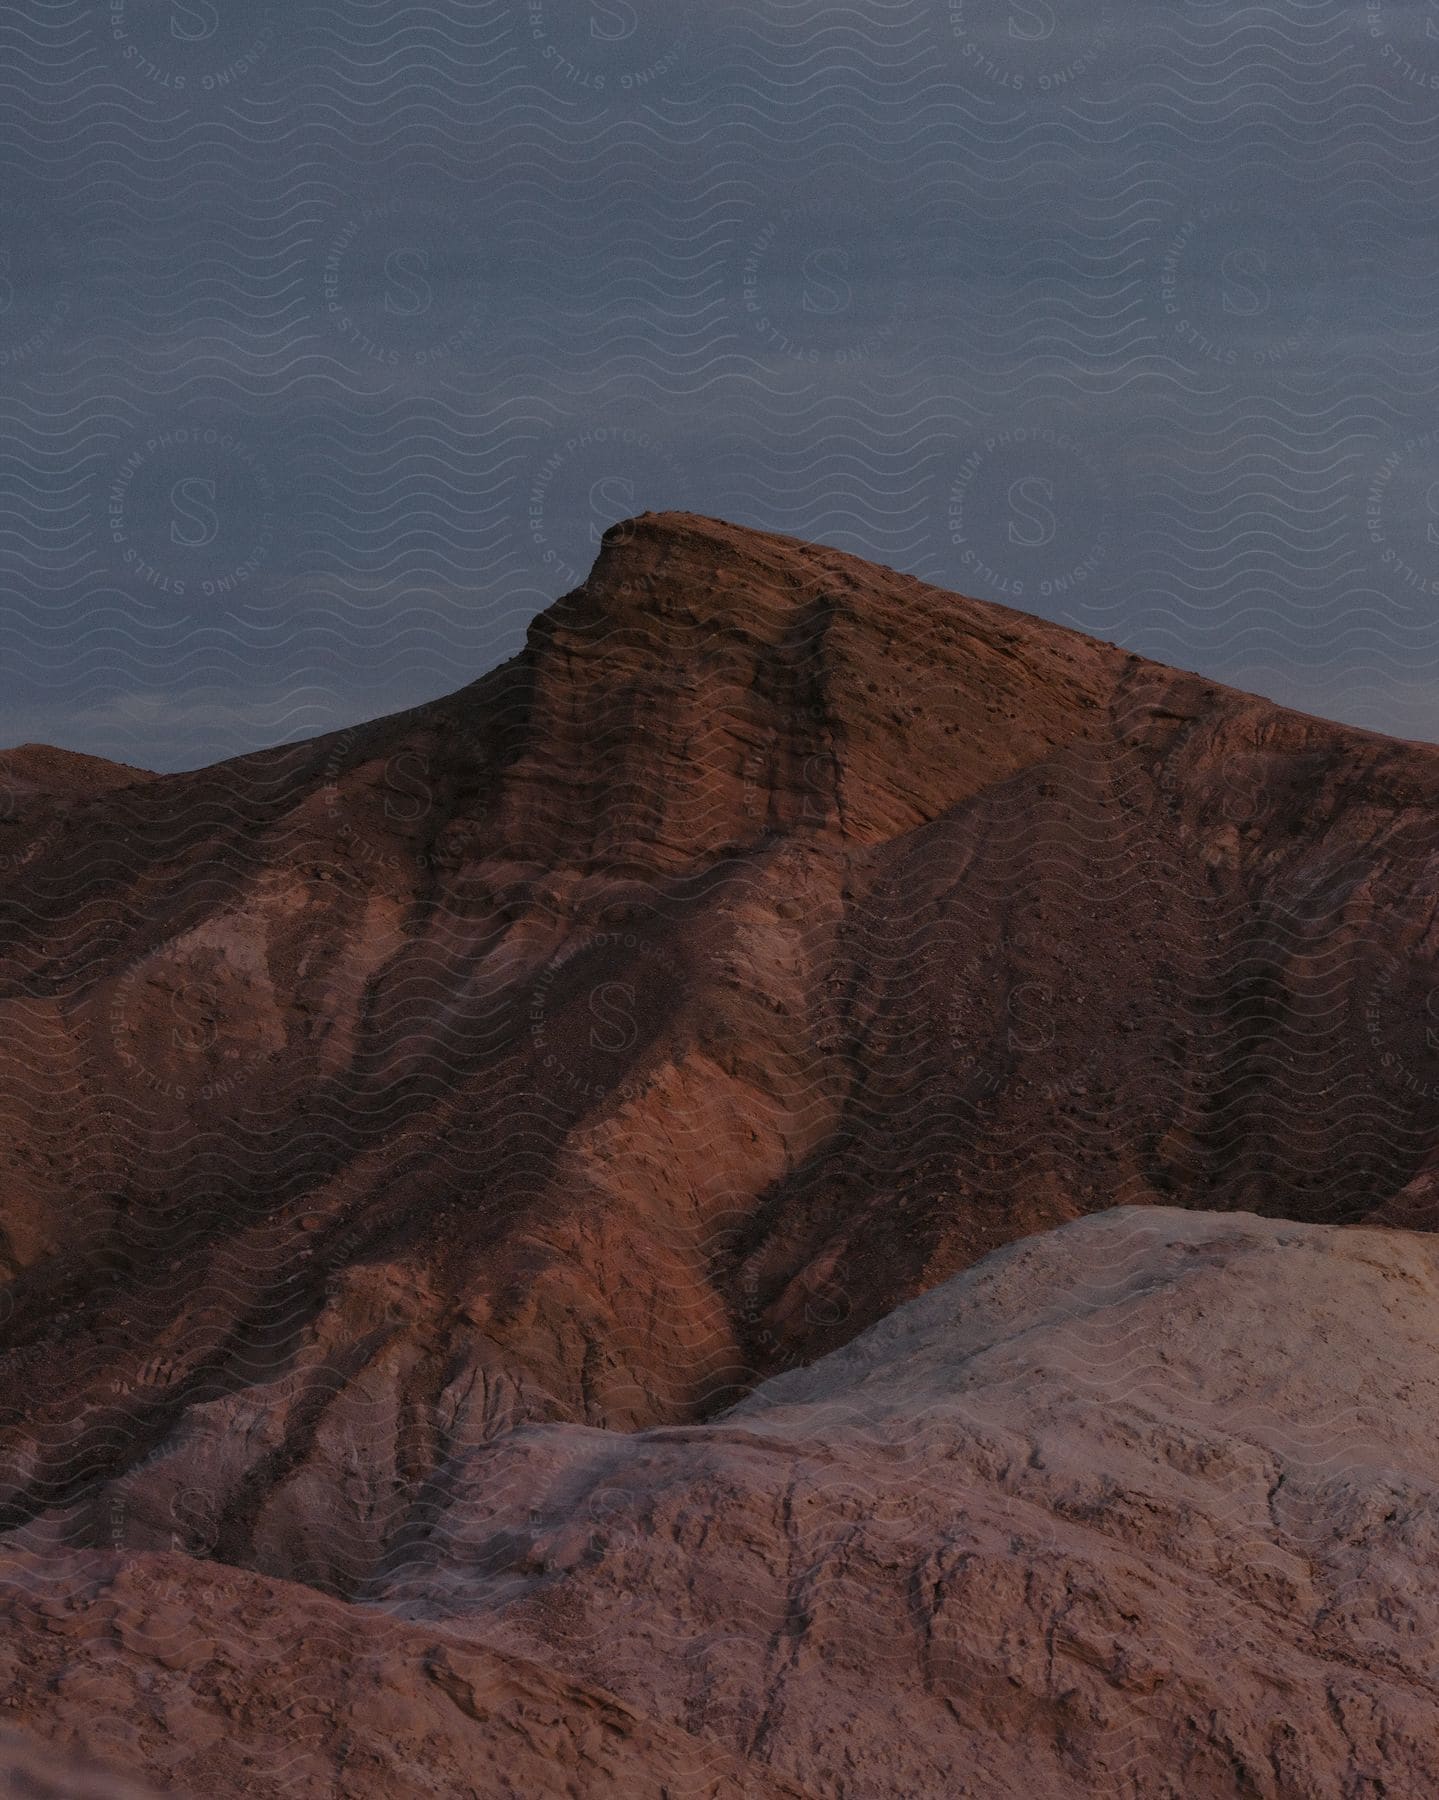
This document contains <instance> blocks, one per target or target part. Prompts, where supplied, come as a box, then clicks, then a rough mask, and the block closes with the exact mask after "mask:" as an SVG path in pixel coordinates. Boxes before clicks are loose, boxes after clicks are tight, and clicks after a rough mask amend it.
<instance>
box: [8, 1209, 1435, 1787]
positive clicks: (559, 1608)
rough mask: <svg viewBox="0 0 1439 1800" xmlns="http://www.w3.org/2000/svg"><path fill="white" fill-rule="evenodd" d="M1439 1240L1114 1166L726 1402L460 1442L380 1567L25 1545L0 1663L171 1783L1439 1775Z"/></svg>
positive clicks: (963, 1782)
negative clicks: (1111, 1183)
mask: <svg viewBox="0 0 1439 1800" xmlns="http://www.w3.org/2000/svg"><path fill="white" fill-rule="evenodd" d="M1436 1306H1439V1240H1436V1239H1435V1238H1432V1237H1430V1236H1427V1235H1425V1236H1421V1235H1416V1234H1411V1233H1405V1232H1398V1231H1379V1230H1347V1231H1346V1230H1339V1229H1335V1228H1333V1227H1326V1226H1308V1225H1295V1224H1289V1223H1286V1222H1283V1221H1274V1220H1267V1219H1260V1218H1257V1217H1255V1216H1253V1215H1249V1214H1242V1213H1240V1214H1213V1213H1197V1212H1185V1211H1181V1210H1178V1209H1174V1208H1165V1207H1147V1208H1120V1209H1116V1210H1115V1211H1113V1212H1109V1213H1105V1214H1101V1215H1099V1216H1097V1217H1092V1218H1088V1219H1083V1220H1080V1221H1077V1222H1075V1223H1074V1224H1072V1225H1069V1226H1066V1227H1063V1228H1061V1229H1059V1230H1056V1231H1054V1232H1049V1233H1045V1234H1041V1235H1040V1236H1038V1237H1035V1238H1031V1239H1028V1240H1025V1241H1023V1242H1021V1243H1018V1244H1015V1245H1013V1246H1010V1247H1009V1248H1008V1249H1005V1250H1003V1251H1000V1252H997V1253H995V1254H994V1255H992V1256H991V1257H989V1258H987V1259H986V1260H985V1261H984V1262H982V1263H981V1264H980V1265H979V1266H978V1267H976V1268H975V1269H973V1270H971V1271H969V1272H968V1273H966V1274H964V1275H960V1276H957V1277H955V1278H953V1279H952V1280H951V1281H949V1282H948V1283H946V1284H944V1285H943V1286H941V1287H940V1288H938V1289H936V1290H933V1291H932V1292H930V1293H929V1294H927V1295H925V1296H923V1297H922V1298H920V1299H918V1300H916V1301H914V1302H912V1303H910V1304H909V1305H907V1306H905V1307H903V1308H901V1309H899V1310H897V1311H896V1312H894V1313H892V1314H891V1315H890V1316H889V1317H888V1318H886V1319H885V1320H883V1321H881V1323H879V1324H878V1325H876V1326H874V1327H873V1328H872V1329H871V1330H870V1331H869V1332H867V1333H865V1334H863V1335H862V1336H861V1337H860V1338H859V1339H858V1340H856V1341H855V1342H854V1343H853V1344H851V1345H850V1346H848V1347H846V1348H845V1349H843V1350H839V1351H836V1352H833V1353H832V1354H831V1355H830V1356H828V1357H826V1358H824V1359H822V1360H821V1361H819V1362H818V1363H817V1364H815V1365H812V1366H811V1367H810V1368H808V1369H805V1370H800V1371H795V1372H792V1373H790V1374H788V1375H785V1376H780V1377H777V1378H775V1379H774V1380H772V1381H770V1382H768V1383H766V1384H764V1385H762V1386H761V1387H760V1388H759V1389H758V1390H757V1391H756V1393H755V1394H753V1395H752V1396H751V1397H750V1398H749V1399H748V1400H746V1401H745V1402H743V1403H742V1404H741V1405H740V1406H738V1407H737V1408H736V1409H734V1410H732V1411H730V1412H729V1413H727V1414H725V1415H724V1416H722V1417H720V1418H717V1419H715V1420H712V1421H709V1422H706V1423H702V1424H697V1425H686V1426H669V1427H664V1428H660V1429H656V1430H652V1431H647V1432H641V1433H635V1434H624V1433H618V1432H607V1431H599V1430H595V1429H594V1428H591V1427H582V1426H576V1425H564V1424H558V1425H526V1426H522V1427H520V1428H518V1429H517V1430H516V1431H514V1432H511V1433H509V1434H507V1435H506V1436H504V1437H503V1438H501V1439H500V1440H498V1441H497V1442H496V1443H495V1444H493V1445H492V1446H490V1447H489V1448H488V1449H480V1450H470V1451H468V1452H463V1451H457V1452H456V1453H455V1454H454V1455H453V1456H452V1457H451V1459H450V1460H449V1461H448V1462H447V1463H446V1464H445V1466H444V1468H443V1470H441V1471H440V1473H439V1475H438V1477H437V1479H436V1480H435V1481H434V1482H432V1484H431V1489H430V1501H431V1505H430V1517H429V1522H428V1524H427V1526H426V1527H425V1529H424V1530H423V1531H418V1532H416V1533H415V1534H414V1536H413V1538H412V1540H411V1541H410V1542H409V1543H408V1544H405V1545H402V1546H396V1547H395V1549H394V1550H393V1551H392V1554H391V1557H390V1566H389V1568H387V1569H386V1570H384V1571H382V1572H381V1573H380V1575H379V1576H378V1577H377V1578H376V1579H375V1580H374V1581H372V1582H371V1583H370V1584H368V1591H367V1594H366V1596H365V1598H364V1600H363V1601H361V1602H358V1603H357V1602H349V1603H346V1602H342V1601H337V1600H333V1599H330V1598H328V1597H326V1596H324V1595H321V1594H318V1593H316V1592H314V1591H313V1590H312V1589H310V1588H306V1587H300V1586H295V1585H292V1584H289V1583H286V1582H282V1581H278V1580H275V1579H273V1578H268V1577H264V1576H261V1575H257V1574H253V1573H251V1572H249V1571H246V1570H240V1569H234V1568H227V1567H223V1566H220V1565H217V1564H213V1563H210V1564H206V1563H202V1562H197V1561H195V1560H192V1559H191V1558H189V1557H186V1556H182V1555H178V1554H175V1553H171V1552H161V1553H143V1552H142V1553H135V1552H129V1553H126V1552H114V1551H103V1552H73V1551H53V1552H50V1553H48V1554H45V1555H33V1556H12V1557H11V1558H10V1559H9V1560H8V1562H7V1564H6V1566H5V1569H4V1572H3V1608H4V1615H5V1620H6V1631H5V1633H4V1635H3V1638H0V1688H3V1693H4V1695H5V1697H6V1700H7V1702H8V1706H9V1708H10V1710H11V1711H12V1713H15V1714H18V1715H20V1716H21V1717H22V1718H24V1719H25V1720H26V1721H27V1723H28V1724H29V1726H30V1728H31V1729H32V1730H35V1731H39V1730H41V1729H43V1730H45V1731H47V1732H48V1733H49V1734H51V1735H52V1736H53V1737H54V1738H55V1739H56V1741H57V1742H58V1743H59V1744H61V1745H63V1747H64V1749H65V1751H66V1752H67V1753H68V1752H69V1751H70V1750H72V1749H82V1750H84V1752H85V1753H86V1754H88V1755H92V1756H93V1755H101V1756H103V1757H104V1758H105V1759H106V1761H107V1762H108V1763H109V1765H110V1766H111V1767H113V1768H117V1769H121V1770H124V1771H133V1772H135V1773H138V1774H143V1775H144V1776H146V1777H147V1778H148V1779H150V1780H151V1781H153V1782H155V1783H156V1784H158V1785H163V1787H164V1788H165V1790H166V1791H168V1792H171V1793H180V1794H186V1795H191V1794H193V1795H196V1796H200V1795H204V1796H210V1795H215V1796H222V1797H228V1796H232V1795H233V1796H238V1795H248V1794H255V1793H265V1794H269V1793H286V1794H293V1795H295V1796H297V1797H299V1800H329V1797H330V1796H346V1797H348V1796H355V1797H361V1796H364V1797H368V1796H381V1795H393V1794H397V1793H403V1794H412V1793H413V1794H437V1795H446V1796H449V1795H457V1796H466V1797H469V1800H477V1797H484V1800H488V1797H489V1796H492V1795H503V1796H515V1797H516V1800H519V1797H521V1796H524V1797H525V1800H528V1797H529V1796H532V1795H565V1796H574V1797H575V1800H583V1797H585V1796H591V1795H604V1796H610V1795H612V1796H614V1797H615V1800H620V1797H621V1796H624V1797H626V1800H627V1797H628V1796H631V1795H633V1796H639V1797H641V1800H665V1797H668V1800H677V1797H684V1800H688V1797H689V1796H705V1797H706V1800H729V1797H730V1796H740V1795H748V1796H755V1797H756V1800H758V1797H760V1796H768V1797H772V1800H781V1797H782V1796H788V1797H790V1800H797V1797H799V1796H814V1797H818V1796H826V1797H831V1796H832V1797H836V1800H839V1797H842V1800H870V1797H875V1800H879V1797H894V1796H909V1795H914V1794H926V1795H928V1794H944V1795H955V1796H964V1797H968V1800H994V1797H995V1796H1000V1795H1006V1796H1007V1795H1011V1794H1021V1793H1032V1794H1042V1795H1044V1796H1046V1800H1048V1797H1050V1796H1053V1797H1054V1800H1070V1797H1076V1800H1077V1797H1079V1796H1101V1795H1102V1796H1105V1797H1106V1800H1108V1797H1110V1796H1115V1797H1117V1800H1238V1797H1239V1796H1252V1797H1257V1800H1349V1797H1350V1796H1356V1795H1365V1796H1371V1795H1372V1796H1376V1797H1377V1796H1382V1795H1405V1796H1408V1795H1415V1796H1418V1795H1425V1794H1431V1793H1433V1792H1435V1791H1439V1740H1436V1737H1435V1733H1434V1728H1433V1727H1434V1718H1435V1715H1436V1707H1439V1664H1436V1661H1435V1656H1434V1642H1435V1626H1436V1622H1439V1573H1436V1570H1439V1559H1436V1555H1435V1550H1436V1539H1439V1507H1436V1483H1435V1460H1434V1449H1433V1446H1434V1442H1435V1436H1436V1432H1439V1352H1436V1348H1435V1335H1434V1330H1433V1320H1434V1316H1435V1309H1436Z"/></svg>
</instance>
